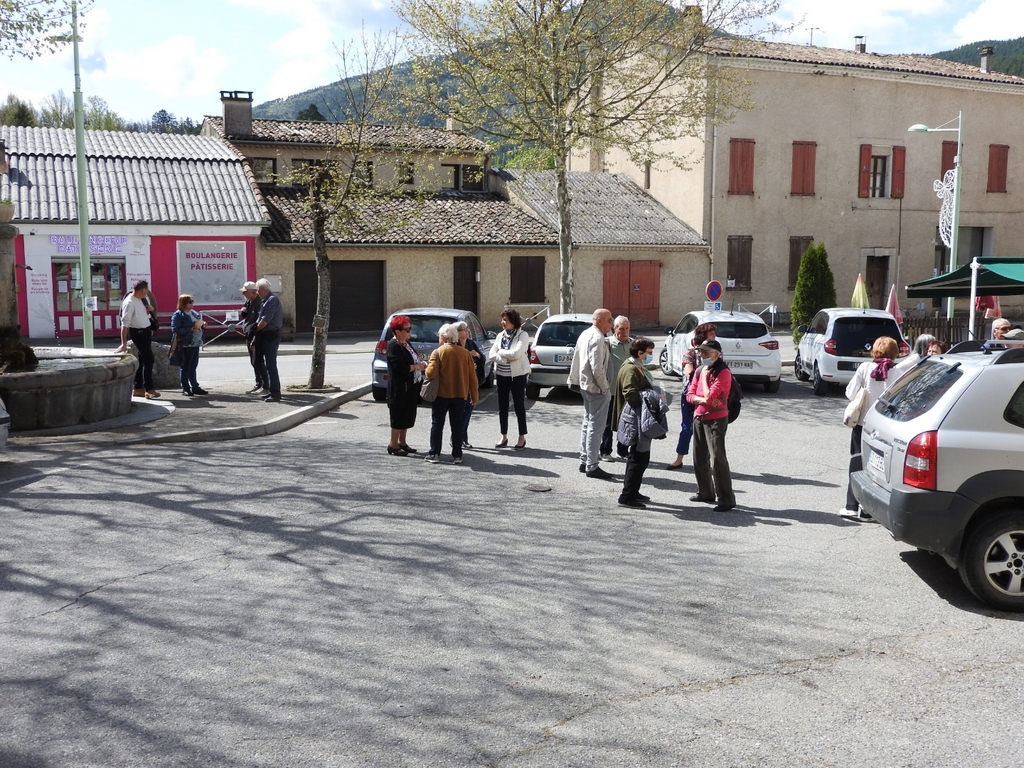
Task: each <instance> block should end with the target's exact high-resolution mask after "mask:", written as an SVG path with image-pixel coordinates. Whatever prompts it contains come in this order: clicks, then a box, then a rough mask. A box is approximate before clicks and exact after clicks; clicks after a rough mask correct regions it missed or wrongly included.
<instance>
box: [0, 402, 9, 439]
mask: <svg viewBox="0 0 1024 768" xmlns="http://www.w3.org/2000/svg"><path fill="white" fill-rule="evenodd" d="M10 429H11V415H10V414H9V413H8V412H7V409H6V408H5V407H4V401H3V400H0V451H2V450H4V449H5V448H6V447H7V433H8V432H9V431H10Z"/></svg>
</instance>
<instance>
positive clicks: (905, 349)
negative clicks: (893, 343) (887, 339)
mask: <svg viewBox="0 0 1024 768" xmlns="http://www.w3.org/2000/svg"><path fill="white" fill-rule="evenodd" d="M909 354H910V345H909V344H907V342H905V341H901V342H900V357H906V356H907V355H909Z"/></svg>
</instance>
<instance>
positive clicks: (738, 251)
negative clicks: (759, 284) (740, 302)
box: [726, 235, 754, 291]
mask: <svg viewBox="0 0 1024 768" xmlns="http://www.w3.org/2000/svg"><path fill="white" fill-rule="evenodd" d="M728 243H729V258H728V263H727V267H726V268H727V270H728V279H729V280H732V281H733V282H734V283H735V285H733V287H732V288H731V289H730V288H728V283H726V288H727V289H728V290H746V291H749V290H750V272H751V269H750V257H751V253H752V251H753V244H754V238H753V237H752V236H751V235H729V238H728Z"/></svg>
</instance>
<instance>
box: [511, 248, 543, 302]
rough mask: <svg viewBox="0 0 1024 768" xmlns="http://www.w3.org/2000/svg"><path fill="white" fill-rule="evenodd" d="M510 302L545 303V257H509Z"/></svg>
mask: <svg viewBox="0 0 1024 768" xmlns="http://www.w3.org/2000/svg"><path fill="white" fill-rule="evenodd" d="M509 278H510V280H509V283H510V295H509V303H510V304H543V303H544V301H545V299H546V294H545V293H544V257H543V256H513V257H512V258H511V259H509Z"/></svg>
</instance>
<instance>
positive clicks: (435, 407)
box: [430, 397, 466, 458]
mask: <svg viewBox="0 0 1024 768" xmlns="http://www.w3.org/2000/svg"><path fill="white" fill-rule="evenodd" d="M465 403H466V401H465V400H463V399H462V398H461V397H439V398H437V399H436V400H434V402H433V403H431V407H430V452H431V453H432V454H434V455H435V456H440V455H441V438H442V437H443V436H444V420H445V417H447V418H448V424H449V425H450V426H451V429H452V456H453V457H455V458H460V457H461V456H462V442H461V441H460V440H457V439H456V437H455V436H456V435H461V434H462V431H463V430H462V413H463V411H464V410H465V408H466V405H465Z"/></svg>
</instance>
